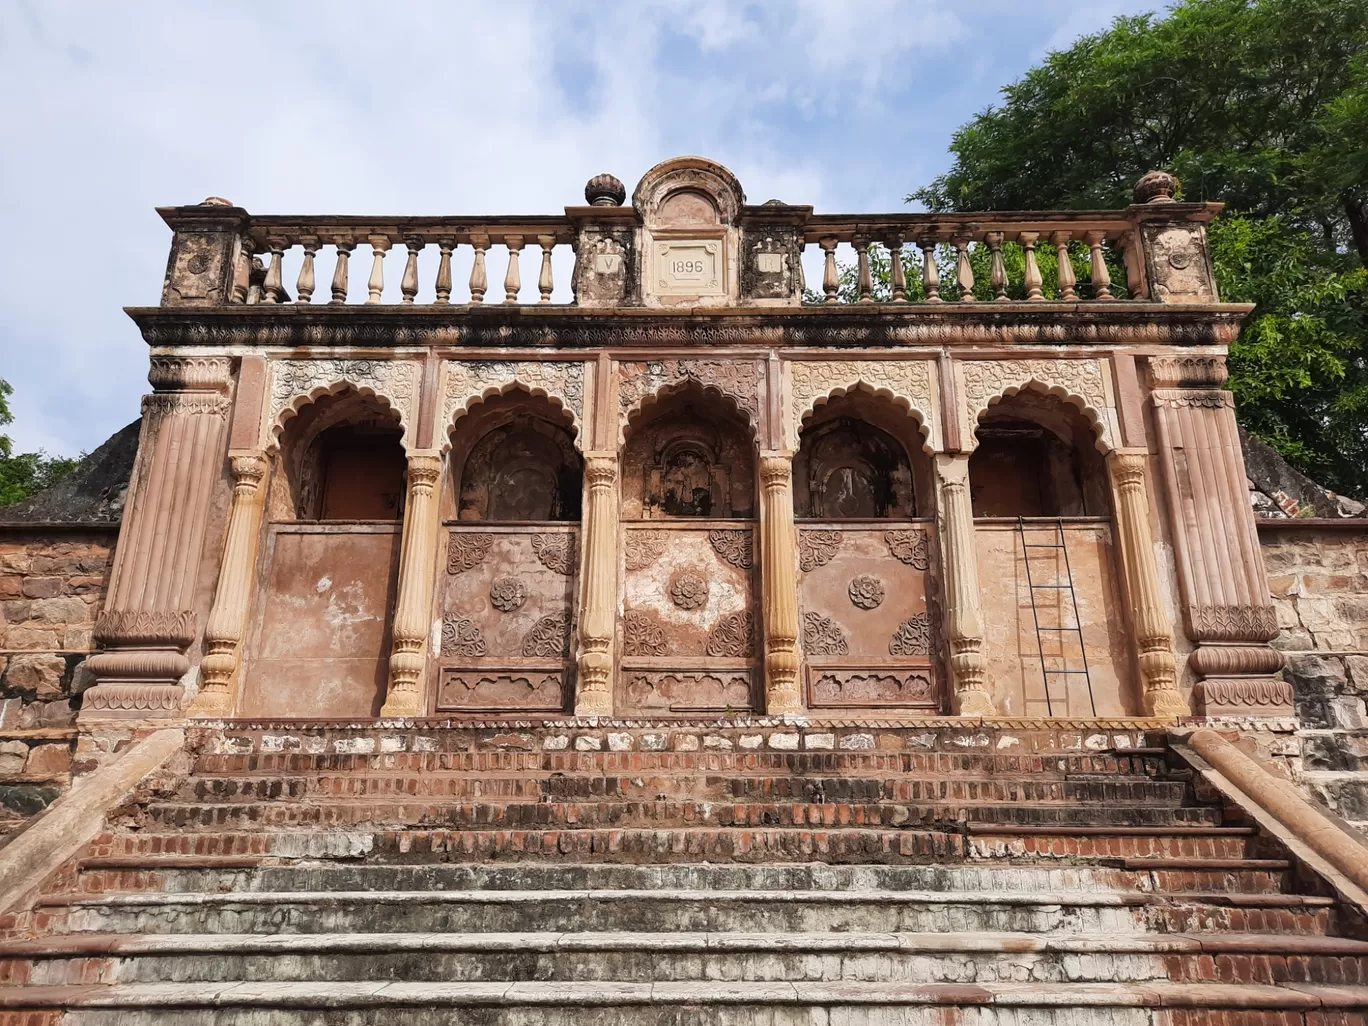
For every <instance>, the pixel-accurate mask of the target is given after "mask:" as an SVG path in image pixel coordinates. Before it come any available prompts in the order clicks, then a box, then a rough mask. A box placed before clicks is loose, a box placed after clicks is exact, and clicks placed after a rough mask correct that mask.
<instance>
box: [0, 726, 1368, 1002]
mask: <svg viewBox="0 0 1368 1026" xmlns="http://www.w3.org/2000/svg"><path fill="white" fill-rule="evenodd" d="M1162 737H1163V735H1162V734H1160V733H1149V732H1147V731H1146V730H1144V729H1143V728H1142V727H1138V726H1135V725H1133V724H1130V725H1128V724H1125V723H1118V724H1115V725H1112V726H1111V727H1110V729H1105V730H1103V729H1067V728H1064V727H1058V726H1056V727H1051V728H1048V729H1047V728H1043V727H1040V726H1039V725H1038V724H1037V725H1034V726H1029V725H1028V726H1024V727H1023V729H1020V730H1017V729H1013V728H1012V725H1010V724H1007V725H998V726H995V727H994V728H993V729H991V730H987V729H973V728H967V727H966V726H965V725H964V724H962V723H960V724H954V723H953V722H952V721H936V722H927V723H925V724H922V725H917V726H891V725H889V726H880V725H869V724H855V723H841V724H824V725H804V726H795V725H793V724H786V723H781V722H777V721H764V720H755V721H743V722H730V723H724V724H716V725H711V726H709V725H701V724H692V725H690V724H675V725H650V724H598V723H594V722H592V721H582V722H569V723H565V724H545V725H539V726H518V725H510V724H498V725H495V724H490V725H484V726H481V725H430V726H428V725H419V726H412V725H409V726H393V727H386V726H383V725H379V726H325V725H317V724H314V725H303V724H296V725H289V724H274V725H272V724H262V725H253V724H228V725H223V726H215V727H205V728H198V729H196V730H194V731H192V736H191V738H190V740H189V743H188V747H189V750H190V754H191V757H192V767H191V769H190V770H189V772H187V773H185V774H183V775H179V776H165V777H163V778H161V779H158V780H156V781H154V782H153V786H151V787H149V788H148V789H147V790H146V792H145V793H143V794H142V795H140V796H139V798H138V799H137V800H136V801H133V802H130V803H129V804H128V805H126V806H125V807H124V808H123V809H121V810H120V811H119V812H118V813H117V814H116V815H114V816H113V817H112V818H111V820H110V827H109V829H108V831H107V832H106V833H105V834H104V835H103V836H101V837H100V838H98V839H97V841H96V842H95V843H94V844H92V845H91V846H90V847H89V848H88V850H87V851H85V852H84V853H83V854H82V855H81V856H80V858H79V859H78V860H76V861H74V862H73V863H72V864H71V865H69V866H68V867H66V868H65V869H64V870H63V871H62V872H61V873H60V874H59V875H58V877H57V878H56V879H54V881H53V882H52V884H51V886H50V887H49V888H48V890H47V892H46V893H45V894H44V895H43V897H42V898H41V900H40V903H39V905H38V906H37V907H36V908H35V909H34V910H33V911H31V912H28V913H24V914H22V915H18V916H11V917H8V918H5V919H0V930H3V939H0V1026H18V1024H20V1023H23V1024H24V1026H49V1024H56V1023H59V1022H60V1023H69V1024H92V1026H93V1024H112V1023H118V1024H121V1026H123V1024H128V1026H138V1024H143V1023H147V1024H154V1023H155V1024H167V1023H177V1024H180V1023H186V1024H210V1023H212V1024H215V1026H221V1024H252V1026H260V1024H304V1023H308V1024H344V1023H345V1024H360V1023H373V1022H383V1023H386V1024H398V1026H407V1024H411V1023H412V1024H418V1023H423V1024H428V1023H462V1024H467V1023H468V1024H486V1023H508V1024H519V1026H521V1024H532V1023H536V1024H551V1023H557V1024H575V1023H595V1024H609V1026H614V1024H623V1026H625V1024H629V1023H630V1024H639V1023H651V1024H654V1023H668V1024H679V1026H682V1024H692V1023H699V1024H702V1023H723V1024H732V1023H735V1024H747V1026H750V1024H765V1026H789V1024H798V1023H802V1024H804V1026H814V1024H826V1026H838V1024H839V1026H845V1024H876V1023H877V1024H884V1023H895V1024H901V1026H913V1024H922V1023H928V1024H929V1023H936V1024H949V1023H954V1024H959V1026H965V1024H973V1026H979V1024H982V1026H988V1024H993V1026H997V1024H1011V1026H1037V1024H1061V1026H1062V1024H1071V1026H1082V1024H1085V1023H1087V1024H1091V1023H1099V1024H1100V1023H1107V1024H1120V1026H1132V1024H1135V1026H1139V1024H1146V1026H1159V1024H1162V1026H1207V1024H1209V1026H1216V1024H1220V1026H1235V1024H1237V1023H1238V1024H1245V1023H1254V1024H1259V1026H1293V1024H1295V1026H1360V1024H1363V1023H1365V1022H1368V942H1365V941H1363V940H1360V939H1355V938H1358V937H1364V936H1368V934H1364V933H1363V930H1362V923H1361V922H1360V920H1359V918H1358V916H1357V914H1356V912H1355V910H1353V909H1352V908H1350V907H1349V906H1347V905H1345V904H1343V903H1341V902H1339V901H1337V900H1336V898H1335V897H1333V896H1332V895H1331V893H1330V892H1329V891H1328V890H1327V889H1325V888H1324V887H1323V886H1321V885H1320V884H1319V882H1318V881H1317V880H1316V879H1315V878H1314V877H1311V876H1309V875H1308V874H1306V873H1304V872H1301V871H1299V870H1298V867H1297V866H1296V865H1295V864H1293V863H1291V862H1289V860H1288V859H1287V857H1286V853H1285V852H1283V851H1282V850H1281V849H1280V848H1279V847H1278V845H1277V844H1276V843H1275V842H1274V841H1272V840H1271V839H1270V838H1267V837H1265V836H1262V835H1260V834H1259V833H1258V832H1257V831H1255V830H1254V829H1253V828H1252V827H1250V826H1248V825H1247V824H1245V823H1243V822H1241V821H1239V819H1238V818H1236V817H1235V816H1233V815H1232V814H1230V813H1228V812H1227V810H1224V809H1223V808H1222V807H1221V806H1220V805H1219V804H1214V803H1211V802H1208V801H1203V800H1202V799H1203V798H1204V797H1207V796H1206V794H1205V792H1204V791H1202V790H1201V789H1200V788H1197V787H1195V786H1194V784H1193V781H1192V780H1191V779H1190V773H1188V772H1187V771H1186V770H1185V769H1184V768H1183V767H1182V766H1181V765H1179V764H1177V763H1176V762H1172V761H1171V759H1172V756H1171V755H1170V754H1169V753H1167V752H1166V750H1165V749H1164V748H1163V745H1162Z"/></svg>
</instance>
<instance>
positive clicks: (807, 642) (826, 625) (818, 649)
mask: <svg viewBox="0 0 1368 1026" xmlns="http://www.w3.org/2000/svg"><path fill="white" fill-rule="evenodd" d="M803 651H804V652H806V653H807V654H808V655H849V654H850V642H849V641H847V640H846V636H845V631H843V630H841V625H840V624H839V623H837V622H836V621H835V620H833V619H831V618H830V617H827V616H823V615H822V614H821V613H811V612H808V613H804V614H803Z"/></svg>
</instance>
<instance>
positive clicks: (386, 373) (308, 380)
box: [263, 359, 418, 450]
mask: <svg viewBox="0 0 1368 1026" xmlns="http://www.w3.org/2000/svg"><path fill="white" fill-rule="evenodd" d="M348 387H350V388H354V389H355V390H356V391H358V392H360V393H361V394H362V395H373V396H375V397H376V398H378V399H380V400H381V401H382V402H384V403H385V405H386V406H388V407H389V408H390V409H391V410H393V411H394V412H395V413H397V414H398V415H399V425H400V427H401V428H402V429H403V432H404V434H403V444H404V448H405V449H411V448H413V444H414V442H413V422H414V418H415V416H416V415H417V409H418V364H417V363H415V362H414V361H412V360H399V359H394V360H389V359H385V360H379V359H377V360H322V359H320V360H272V361H271V395H270V406H269V408H268V410H267V417H266V423H267V425H269V427H268V437H267V438H265V439H263V443H264V446H265V447H266V448H268V449H270V450H274V449H275V448H276V447H277V446H278V445H279V443H280V433H281V431H283V430H284V428H285V423H286V422H287V421H288V420H289V419H290V418H291V417H293V416H294V415H295V414H297V413H298V412H299V411H300V410H301V409H303V408H304V407H305V406H307V405H308V404H309V403H311V402H313V401H315V400H316V399H319V398H321V397H323V396H325V395H331V394H334V393H337V392H341V391H343V390H344V389H346V388H348Z"/></svg>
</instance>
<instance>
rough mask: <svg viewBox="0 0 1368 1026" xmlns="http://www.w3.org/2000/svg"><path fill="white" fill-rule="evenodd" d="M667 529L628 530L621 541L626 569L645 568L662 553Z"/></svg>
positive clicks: (665, 542)
mask: <svg viewBox="0 0 1368 1026" xmlns="http://www.w3.org/2000/svg"><path fill="white" fill-rule="evenodd" d="M669 540H670V532H669V531H628V532H627V537H626V540H625V541H624V542H623V550H624V553H623V558H624V559H625V560H626V561H627V569H628V570H645V569H646V568H647V567H648V566H650V565H651V564H652V563H654V562H655V561H656V560H657V559H659V558H660V557H661V554H662V553H664V551H665V547H666V545H667V544H668V543H669Z"/></svg>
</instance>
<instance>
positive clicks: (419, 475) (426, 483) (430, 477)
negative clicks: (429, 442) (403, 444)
mask: <svg viewBox="0 0 1368 1026" xmlns="http://www.w3.org/2000/svg"><path fill="white" fill-rule="evenodd" d="M408 476H409V487H410V488H426V489H428V490H431V489H432V487H433V485H435V484H436V483H437V479H438V478H439V477H441V476H442V457H441V454H440V453H438V452H437V451H436V450H435V449H433V450H427V449H424V450H418V451H415V452H411V453H409V457H408Z"/></svg>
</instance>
